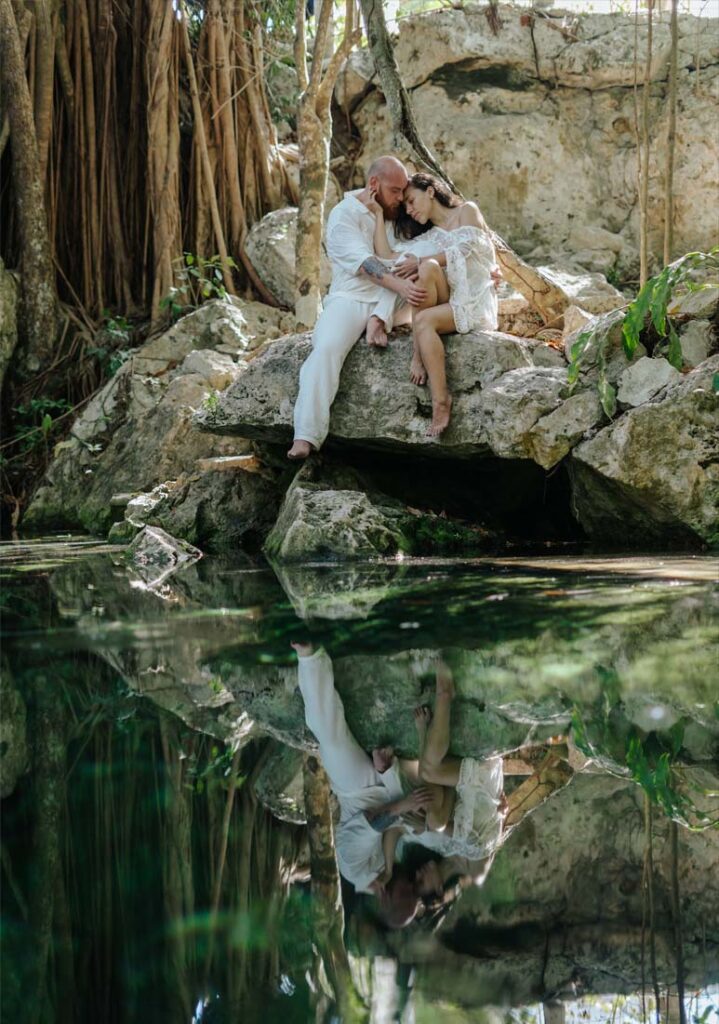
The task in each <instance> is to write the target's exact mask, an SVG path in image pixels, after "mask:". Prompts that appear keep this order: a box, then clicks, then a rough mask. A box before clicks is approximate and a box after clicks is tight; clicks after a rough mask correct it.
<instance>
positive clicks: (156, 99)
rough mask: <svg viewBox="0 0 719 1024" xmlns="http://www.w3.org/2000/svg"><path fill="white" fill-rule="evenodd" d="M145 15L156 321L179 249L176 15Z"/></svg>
mask: <svg viewBox="0 0 719 1024" xmlns="http://www.w3.org/2000/svg"><path fill="white" fill-rule="evenodd" d="M2 2H7V0H2ZM148 14H149V25H148V33H147V49H146V67H147V94H148V110H147V138H148V150H147V184H148V200H149V205H150V211H151V214H152V248H153V261H154V269H153V273H152V285H153V287H152V306H151V317H152V321H153V322H157V321H158V320H159V319H160V318H161V308H160V303H161V301H162V299H163V298H164V297H165V296H166V295H168V294H169V292H170V289H171V288H172V287H173V285H174V282H175V271H174V267H173V260H174V259H176V258H177V257H178V256H180V255H181V253H182V232H181V226H180V200H179V194H180V172H179V147H180V128H179V110H178V88H177V59H176V51H177V38H176V34H175V26H176V24H177V19H176V16H175V12H174V10H173V9H172V5H171V4H165V5H161V4H156V3H151V2H150V3H149V6H148Z"/></svg>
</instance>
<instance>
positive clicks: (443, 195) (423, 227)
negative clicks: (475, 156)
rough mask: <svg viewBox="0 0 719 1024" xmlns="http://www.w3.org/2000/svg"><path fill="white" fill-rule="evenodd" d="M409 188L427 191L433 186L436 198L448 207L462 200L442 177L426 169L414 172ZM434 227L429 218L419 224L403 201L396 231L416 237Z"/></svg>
mask: <svg viewBox="0 0 719 1024" xmlns="http://www.w3.org/2000/svg"><path fill="white" fill-rule="evenodd" d="M407 188H419V189H421V190H422V191H423V192H426V191H427V189H428V188H433V189H434V197H435V199H436V200H437V202H438V203H441V205H442V206H446V207H447V209H450V208H451V207H452V206H459V204H460V203H461V202H462V200H461V199H460V198H459V196H458V195H457V194H456V193H455V192H452V191H451V189H450V188H449V187H448V186H447V185H445V183H444V182H443V181H442V180H441V178H435V176H434V175H433V174H427V173H426V171H417V173H416V174H413V175H412V177H411V178H410V179H409V181H408V182H407ZM433 227H434V224H433V223H432V221H431V220H428V221H427V223H426V224H418V223H417V221H416V220H414V219H413V218H412V217H410V215H409V214H408V213H407V211H406V210H405V208H404V203H402V205H401V206H400V208H399V213H398V214H397V219H396V221H395V233H396V234H398V235H399V236H400V238H416V237H417V236H418V235H423V234H424V233H425V231H429V229H430V228H433Z"/></svg>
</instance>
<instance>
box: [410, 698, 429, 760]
mask: <svg viewBox="0 0 719 1024" xmlns="http://www.w3.org/2000/svg"><path fill="white" fill-rule="evenodd" d="M431 721H432V712H431V711H430V709H429V708H428V707H427V705H426V704H418V705H417V707H416V708H415V709H414V726H415V729H416V730H417V735H418V736H419V749H420V751H421V750H422V746H423V744H424V738H425V736H426V735H427V729H428V728H429V723H430V722H431Z"/></svg>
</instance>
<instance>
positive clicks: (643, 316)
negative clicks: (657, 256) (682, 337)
mask: <svg viewBox="0 0 719 1024" xmlns="http://www.w3.org/2000/svg"><path fill="white" fill-rule="evenodd" d="M706 267H711V268H719V246H716V247H715V248H713V249H711V250H710V251H709V252H689V253H687V254H686V256H682V257H681V258H680V259H678V260H675V261H674V263H670V264H669V266H667V267H665V268H664V270H662V271H661V273H659V274H657V275H656V277H651V278H650V279H649V280H648V281H647V283H646V284H645V285H644V287H643V288H642V289H641V291H640V292H639V294H638V295H637V297H636V299H635V300H634V302H632V303H631V304H630V306H629V308H628V309H627V312H626V316H625V317H624V324H623V325H622V336H623V344H624V351H625V352H626V353H627V355H628V356H629V358H630V359H631V358H632V356H633V355H634V353H635V351H636V349H637V345H638V344H639V337H640V335H641V333H642V331H643V330H644V328H645V326H646V323H647V318H648V317H649V318H651V323H652V324H653V326H654V329H655V330H656V332H657V334H658V335H659V337H660V338H666V337H667V336H668V337H669V349H668V351H667V359H668V361H669V362H670V363H671V364H672V366H673V367H675V369H677V370H681V368H682V348H681V344H680V342H679V335H678V334H677V331H676V327H675V326H674V323H673V322H672V318H671V316H670V315H669V301H670V299H671V297H672V295H673V293H674V291H675V290H676V288H677V287H678V286H679V285H680V284H682V283H686V284H687V285H688V287H689V288H690V290H692V291H697V290H700V289H701V288H702V287H703V286H702V285H693V284H692V282H691V281H688V280H687V279H688V278H689V275H690V274H691V272H692V271H693V270H696V269H698V268H706Z"/></svg>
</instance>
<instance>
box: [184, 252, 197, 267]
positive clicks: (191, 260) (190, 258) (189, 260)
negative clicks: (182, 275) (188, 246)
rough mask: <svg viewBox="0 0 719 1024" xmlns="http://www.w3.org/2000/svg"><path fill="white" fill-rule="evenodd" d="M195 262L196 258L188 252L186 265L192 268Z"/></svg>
mask: <svg viewBox="0 0 719 1024" xmlns="http://www.w3.org/2000/svg"><path fill="white" fill-rule="evenodd" d="M194 262H195V257H194V256H193V255H192V253H191V252H186V253H185V263H186V264H187V266H188V267H191V266H192V264H193V263H194Z"/></svg>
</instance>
